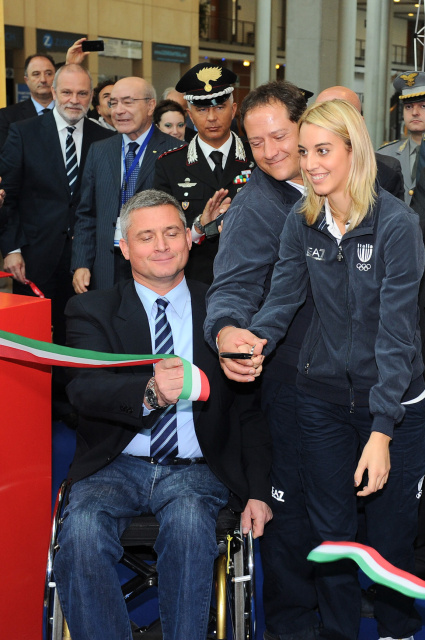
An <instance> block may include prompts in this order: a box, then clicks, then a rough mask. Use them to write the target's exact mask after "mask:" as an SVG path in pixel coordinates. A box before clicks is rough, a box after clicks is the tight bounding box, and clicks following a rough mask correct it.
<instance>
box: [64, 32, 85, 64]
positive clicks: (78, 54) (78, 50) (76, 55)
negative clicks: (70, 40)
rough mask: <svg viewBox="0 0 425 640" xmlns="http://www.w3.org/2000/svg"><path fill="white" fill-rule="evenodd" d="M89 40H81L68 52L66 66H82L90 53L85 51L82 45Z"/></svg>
mask: <svg viewBox="0 0 425 640" xmlns="http://www.w3.org/2000/svg"><path fill="white" fill-rule="evenodd" d="M85 40H87V38H80V39H79V40H77V41H76V42H74V44H73V45H72V47H69V49H68V51H67V52H66V64H82V62H83V60H84V59H85V58H86V57H87V56H88V55H89V52H88V51H83V47H82V44H83V42H84V41H85Z"/></svg>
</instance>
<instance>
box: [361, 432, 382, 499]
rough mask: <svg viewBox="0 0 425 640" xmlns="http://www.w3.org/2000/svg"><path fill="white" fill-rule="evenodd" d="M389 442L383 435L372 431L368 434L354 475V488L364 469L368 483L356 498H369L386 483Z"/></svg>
mask: <svg viewBox="0 0 425 640" xmlns="http://www.w3.org/2000/svg"><path fill="white" fill-rule="evenodd" d="M390 442H391V438H390V437H389V436H386V435H385V433H380V432H379V431H372V433H371V434H370V438H369V440H368V441H367V443H366V445H365V448H364V449H363V453H362V455H361V458H360V460H359V464H358V465H357V469H356V472H355V474H354V486H355V487H358V486H359V484H360V483H361V481H362V478H363V474H364V472H365V471H366V469H367V472H368V478H369V482H368V484H367V486H365V487H363V490H362V491H358V492H357V495H358V496H369V495H370V494H371V493H375V492H376V491H379V490H380V489H382V488H383V486H384V484H385V483H386V482H387V480H388V475H389V473H390V469H391V463H390V448H389V447H390Z"/></svg>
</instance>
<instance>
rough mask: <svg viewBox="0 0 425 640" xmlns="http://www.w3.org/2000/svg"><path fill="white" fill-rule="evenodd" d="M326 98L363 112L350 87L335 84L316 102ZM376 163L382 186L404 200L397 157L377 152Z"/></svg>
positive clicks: (322, 93) (325, 90)
mask: <svg viewBox="0 0 425 640" xmlns="http://www.w3.org/2000/svg"><path fill="white" fill-rule="evenodd" d="M326 100H346V101H347V102H349V103H350V104H352V105H353V107H354V108H355V109H357V111H358V112H359V113H362V104H361V102H360V98H359V96H358V95H357V93H356V92H355V91H353V90H352V89H349V88H348V87H342V86H338V85H337V86H335V87H329V88H328V89H324V90H323V91H322V92H321V93H319V95H318V96H317V98H316V102H326ZM375 156H376V165H377V167H378V174H377V179H378V182H379V184H380V186H381V187H382V188H383V189H385V190H386V191H389V192H390V193H392V194H393V195H394V196H396V198H399V199H400V200H403V201H404V178H403V173H402V171H401V164H400V162H399V161H398V160H397V158H392V157H391V156H385V155H382V154H381V153H375Z"/></svg>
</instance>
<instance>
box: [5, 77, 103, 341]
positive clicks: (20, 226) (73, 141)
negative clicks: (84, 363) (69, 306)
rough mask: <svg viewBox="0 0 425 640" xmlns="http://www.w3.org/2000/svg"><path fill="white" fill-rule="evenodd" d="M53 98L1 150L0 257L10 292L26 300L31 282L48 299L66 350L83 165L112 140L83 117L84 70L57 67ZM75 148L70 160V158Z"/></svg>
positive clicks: (86, 100) (87, 91)
mask: <svg viewBox="0 0 425 640" xmlns="http://www.w3.org/2000/svg"><path fill="white" fill-rule="evenodd" d="M53 92H54V98H55V109H54V110H53V111H52V112H50V113H48V114H46V115H44V116H43V117H40V118H38V117H36V118H31V119H29V120H26V121H23V122H17V123H15V124H12V125H11V127H10V131H9V135H8V137H7V140H6V143H5V145H4V147H3V149H4V152H3V153H2V154H1V158H0V175H1V176H2V179H3V182H2V186H3V187H4V189H5V191H6V192H7V198H6V200H5V203H4V207H3V209H2V212H1V214H0V220H1V221H2V226H1V228H0V250H1V252H2V254H3V257H4V269H5V271H9V272H10V273H12V275H13V277H14V282H13V290H14V292H15V293H20V294H24V295H25V294H27V295H28V294H30V293H31V292H30V290H29V287H27V286H25V279H26V278H28V279H30V280H32V281H33V282H35V284H36V285H37V286H38V287H39V288H40V289H41V291H42V292H43V293H44V294H45V295H46V297H48V298H51V299H52V320H53V326H54V339H55V342H58V343H60V344H63V343H64V340H65V323H64V320H63V311H64V308H65V304H66V302H67V300H68V298H69V297H70V296H71V295H72V294H73V290H72V281H71V276H70V263H71V239H72V235H73V227H74V216H75V210H76V208H77V205H78V202H79V199H80V185H81V177H82V174H83V170H84V163H85V160H86V157H87V153H88V150H89V147H90V144H91V143H92V142H95V141H97V140H102V139H103V138H106V137H109V136H113V135H114V134H113V133H111V132H109V131H107V130H106V129H104V128H103V127H99V126H98V125H96V124H94V123H92V122H89V121H88V120H87V119H86V118H84V116H85V114H86V113H87V110H88V107H89V105H90V101H91V93H92V89H91V78H90V75H89V73H88V72H87V71H86V70H85V69H83V67H80V66H79V65H67V66H64V67H61V68H60V69H59V70H58V72H57V73H56V76H55V81H54V84H53ZM70 130H71V131H72V134H71V132H70ZM72 149H74V151H75V154H74V155H73V157H69V158H68V157H67V154H68V152H70V151H71V150H72ZM68 160H69V161H70V164H68ZM71 165H72V166H71ZM69 172H70V173H69ZM67 173H69V175H67Z"/></svg>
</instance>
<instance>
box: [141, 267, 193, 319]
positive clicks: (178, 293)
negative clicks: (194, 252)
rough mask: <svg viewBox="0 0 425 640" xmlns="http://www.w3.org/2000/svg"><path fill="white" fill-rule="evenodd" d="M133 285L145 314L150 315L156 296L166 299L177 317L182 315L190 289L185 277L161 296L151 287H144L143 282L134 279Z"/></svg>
mask: <svg viewBox="0 0 425 640" xmlns="http://www.w3.org/2000/svg"><path fill="white" fill-rule="evenodd" d="M134 286H135V287H136V291H137V295H138V296H139V298H140V300H141V302H142V304H143V306H144V308H145V311H146V314H147V315H148V316H150V315H151V314H152V307H153V306H154V304H155V303H156V301H157V300H158V298H163V299H165V300H168V303H169V305H170V306H171V307H172V308H173V310H174V311H175V312H176V314H177V315H178V316H179V318H182V317H183V313H184V308H185V306H186V303H187V301H188V300H190V291H189V288H188V286H187V282H186V278H185V277H183V280H182V281H181V282H179V284H178V285H177V286H175V287H174V289H171V291H169V292H168V293H167V294H166V295H165V296H161V295H159V294H158V293H156V292H155V291H153V290H152V289H149V288H148V287H145V286H144V285H143V284H140V283H139V282H136V281H134Z"/></svg>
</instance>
